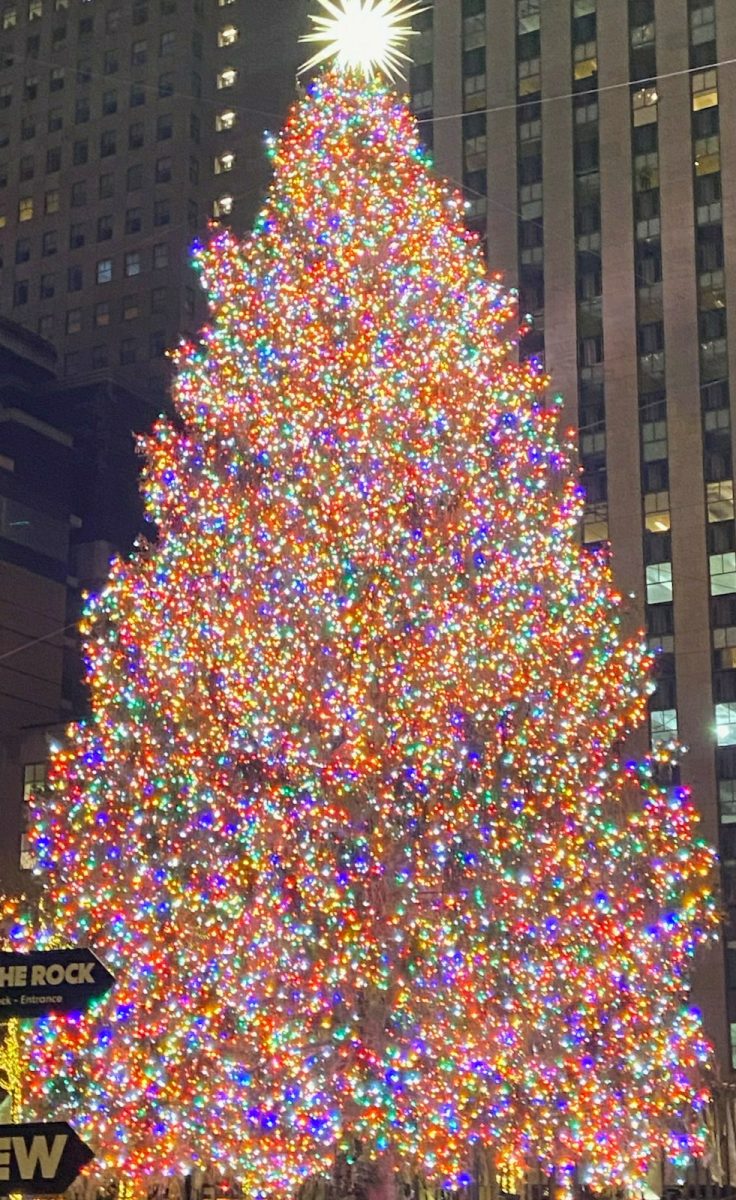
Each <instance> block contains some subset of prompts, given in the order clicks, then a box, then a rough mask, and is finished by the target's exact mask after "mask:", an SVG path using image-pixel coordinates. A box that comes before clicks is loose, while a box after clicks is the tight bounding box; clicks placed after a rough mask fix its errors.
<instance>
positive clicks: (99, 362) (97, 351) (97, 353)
mask: <svg viewBox="0 0 736 1200" xmlns="http://www.w3.org/2000/svg"><path fill="white" fill-rule="evenodd" d="M106 366H107V345H106V344H105V343H104V342H103V343H101V344H100V345H99V346H93V347H92V368H93V370H97V371H99V370H100V369H101V368H102V367H106Z"/></svg>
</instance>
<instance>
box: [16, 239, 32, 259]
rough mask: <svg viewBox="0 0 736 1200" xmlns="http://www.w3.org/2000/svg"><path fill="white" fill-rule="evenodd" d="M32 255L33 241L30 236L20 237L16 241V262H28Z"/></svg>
mask: <svg viewBox="0 0 736 1200" xmlns="http://www.w3.org/2000/svg"><path fill="white" fill-rule="evenodd" d="M30 257H31V243H30V240H29V239H28V238H18V241H17V242H16V243H15V261H16V263H24V262H28V260H29V258H30Z"/></svg>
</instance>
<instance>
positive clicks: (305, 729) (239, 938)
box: [14, 0, 717, 1195]
mask: <svg viewBox="0 0 736 1200" xmlns="http://www.w3.org/2000/svg"><path fill="white" fill-rule="evenodd" d="M322 2H323V5H324V7H325V9H326V10H327V12H328V15H329V16H330V18H331V21H329V22H328V23H327V26H326V27H325V28H324V29H323V30H321V31H319V30H318V33H320V32H321V34H323V35H324V36H326V37H327V38H328V39H329V38H331V37H334V39H335V42H336V43H337V46H336V48H337V49H338V51H339V53H338V63H337V66H336V67H335V68H333V69H331V70H330V71H329V72H328V73H327V74H325V75H323V76H321V77H320V78H319V79H318V80H317V82H316V83H315V84H314V85H313V86H312V87H311V89H310V91H309V94H308V95H307V97H306V98H305V99H304V100H303V101H302V102H301V103H300V104H299V105H298V106H297V107H296V108H295V109H294V111H293V112H292V114H291V116H290V118H289V120H288V123H287V125H286V128H285V130H284V132H283V134H282V136H281V138H280V140H279V141H278V142H277V143H276V144H275V145H274V146H273V147H272V153H273V164H274V172H275V174H274V183H273V187H272V190H271V193H270V196H269V198H268V201H267V203H266V206H265V208H264V210H263V212H262V214H261V216H260V218H259V220H258V223H257V226H256V229H255V231H254V233H253V235H252V236H251V237H250V238H249V239H247V240H246V241H245V242H244V243H243V244H240V243H239V242H238V241H237V240H235V239H234V238H233V236H231V235H230V234H228V233H219V234H218V235H217V236H216V237H215V239H214V241H213V243H212V245H211V246H210V247H208V248H206V249H204V250H202V251H201V252H200V253H199V254H198V262H199V267H200V270H201V272H202V276H203V280H204V283H205V285H206V287H207V290H208V293H209V296H210V303H211V324H210V325H209V327H208V328H207V329H206V330H205V331H204V333H203V335H202V339H201V343H200V344H198V345H186V346H184V347H183V348H182V350H181V352H180V354H179V359H178V373H177V379H176V384H175V393H174V397H175V408H176V417H175V420H174V421H172V422H169V421H162V422H161V423H160V424H159V425H158V427H157V428H156V430H155V431H154V433H153V435H152V436H151V437H150V438H149V439H148V440H147V441H146V443H145V454H146V466H145V472H144V492H145V497H146V502H147V506H148V513H149V516H150V518H151V520H152V521H153V522H155V524H156V527H157V529H158V537H157V540H156V541H155V543H153V544H151V545H148V544H145V545H141V546H140V547H139V548H138V550H137V551H136V553H135V554H134V556H133V557H132V559H131V560H130V561H118V562H116V563H115V565H114V566H113V568H112V572H111V575H110V580H109V583H108V585H107V587H106V588H105V590H104V592H103V593H102V594H101V595H100V596H99V597H96V598H94V599H92V600H91V601H90V603H89V608H88V612H87V615H86V617H85V621H84V635H85V639H86V647H87V655H88V660H89V685H90V692H91V701H92V710H91V711H92V715H91V717H90V719H89V720H88V721H86V722H84V723H82V724H81V725H79V726H77V727H76V728H74V729H73V730H72V732H71V736H70V738H69V740H68V744H67V745H66V747H65V748H64V749H62V750H61V751H60V752H59V753H58V754H57V755H56V758H55V761H54V764H53V769H52V777H51V793H50V797H49V798H47V799H46V800H44V801H43V802H42V803H40V805H39V811H38V812H37V814H36V852H37V854H38V856H39V859H40V862H41V868H40V869H41V872H42V875H43V879H44V882H45V896H46V898H45V912H46V914H47V919H48V926H49V929H50V930H52V929H53V930H54V931H55V932H56V934H57V935H58V934H61V935H62V936H63V938H64V939H65V940H68V942H69V943H72V944H74V943H78V942H84V943H88V944H89V945H91V946H92V947H94V948H95V950H96V951H97V952H98V953H99V954H100V956H101V957H102V958H103V959H104V960H105V962H106V963H107V965H108V967H109V968H110V969H111V970H112V971H113V972H114V973H115V975H116V976H117V980H118V983H117V987H116V989H115V990H114V991H113V992H112V993H111V994H110V996H109V997H108V998H107V999H106V1000H105V1001H104V1002H103V1003H102V1004H100V1005H99V1006H98V1007H97V1008H96V1009H95V1010H94V1012H93V1013H92V1014H91V1015H88V1016H86V1017H84V1018H80V1019H79V1020H74V1021H70V1020H69V1019H67V1018H61V1017H59V1018H51V1019H48V1020H46V1021H43V1022H39V1023H38V1025H37V1026H36V1027H35V1029H34V1033H33V1035H32V1036H33V1040H32V1047H31V1062H30V1068H29V1083H28V1086H29V1091H30V1095H29V1108H30V1109H31V1110H32V1111H46V1112H48V1113H53V1114H54V1115H55V1116H57V1117H62V1116H65V1115H68V1116H69V1117H71V1118H72V1119H73V1120H74V1122H75V1125H76V1126H77V1128H78V1129H79V1132H80V1133H81V1134H82V1135H83V1136H84V1137H85V1138H86V1139H87V1140H89V1141H90V1142H91V1143H92V1144H93V1145H94V1146H95V1147H96V1149H97V1151H98V1156H99V1159H100V1161H101V1162H102V1163H103V1165H105V1166H107V1167H109V1168H111V1169H113V1170H115V1171H120V1172H123V1173H125V1174H126V1175H127V1176H128V1177H130V1178H137V1179H143V1178H145V1177H146V1176H150V1175H161V1174H166V1173H177V1172H180V1171H181V1170H184V1169H187V1167H188V1166H190V1165H191V1164H193V1163H199V1164H206V1163H215V1164H218V1165H219V1166H220V1167H221V1169H223V1170H227V1171H229V1172H233V1173H235V1174H236V1175H237V1176H238V1177H240V1178H242V1179H243V1180H244V1181H245V1186H246V1187H247V1189H248V1190H249V1191H250V1192H253V1193H259V1194H267V1193H270V1192H275V1191H279V1192H280V1193H281V1194H282V1195H283V1194H285V1193H286V1192H288V1191H289V1190H290V1189H293V1188H294V1187H295V1186H296V1185H298V1183H299V1182H300V1181H302V1180H304V1179H305V1178H307V1177H309V1176H310V1175H313V1174H315V1173H320V1172H322V1173H328V1172H329V1171H330V1169H331V1166H332V1164H333V1161H334V1156H335V1153H336V1151H339V1150H343V1151H346V1152H350V1151H351V1148H352V1147H354V1146H355V1144H356V1143H359V1144H362V1145H364V1146H366V1147H368V1148H369V1150H370V1152H371V1154H372V1155H373V1156H374V1158H375V1159H376V1161H378V1162H379V1163H380V1164H381V1165H382V1169H383V1174H384V1177H385V1178H389V1177H390V1172H391V1171H392V1170H394V1169H396V1168H405V1169H407V1170H412V1171H418V1172H419V1173H421V1174H422V1175H423V1176H425V1177H427V1178H431V1179H434V1180H437V1181H452V1182H454V1183H457V1182H462V1181H463V1179H464V1178H466V1177H467V1172H468V1171H469V1169H470V1166H469V1165H470V1164H471V1163H472V1161H473V1155H474V1152H475V1149H476V1148H477V1147H479V1146H485V1147H488V1148H489V1149H490V1150H491V1151H492V1152H493V1154H494V1156H495V1159H496V1161H497V1163H499V1164H500V1165H501V1166H504V1167H508V1168H509V1169H513V1170H522V1169H524V1167H525V1166H526V1165H529V1164H537V1163H539V1164H541V1166H542V1167H543V1169H545V1170H549V1171H551V1170H555V1171H556V1172H557V1173H558V1178H559V1179H561V1180H562V1181H563V1182H564V1180H565V1179H569V1178H570V1173H571V1172H572V1170H573V1169H576V1170H577V1171H578V1178H579V1179H581V1180H583V1181H588V1182H590V1183H591V1184H592V1185H594V1186H602V1185H609V1184H616V1183H621V1182H630V1181H632V1180H637V1179H640V1178H641V1177H642V1175H643V1173H644V1172H645V1171H646V1169H647V1167H648V1166H649V1165H650V1164H651V1163H652V1162H655V1161H658V1159H659V1157H660V1155H662V1154H664V1155H666V1156H667V1157H668V1158H670V1159H674V1160H676V1161H684V1160H686V1159H688V1158H689V1156H690V1155H691V1154H692V1153H694V1152H697V1151H698V1149H699V1147H700V1144H701V1140H700V1139H701V1124H702V1122H701V1117H700V1111H699V1110H700V1108H701V1106H702V1103H703V1101H704V1099H705V1095H706V1093H705V1089H704V1085H703V1076H702V1073H701V1072H702V1068H703V1064H705V1063H706V1062H707V1059H708V1054H709V1049H708V1046H707V1043H706V1042H705V1040H704V1037H703V1034H702V1030H701V1021H700V1016H699V1014H698V1013H697V1012H696V1011H694V1010H693V1009H692V1008H691V1007H690V1006H689V1003H688V981H689V977H690V972H691V969H692V960H693V955H694V952H695V949H696V947H697V946H698V945H699V944H700V943H701V942H702V941H703V940H705V939H706V938H707V937H709V936H710V933H711V931H712V929H713V928H714V927H715V924H716V919H717V918H716V911H715V905H714V903H713V901H712V899H711V898H710V893H709V889H710V885H711V867H712V854H711V852H710V851H709V850H708V848H707V847H705V846H704V844H703V843H702V841H700V840H698V839H697V838H696V834H695V826H696V818H695V815H694V811H693V808H692V806H691V803H690V800H689V798H688V796H687V795H686V793H684V792H683V791H682V790H679V789H674V790H667V789H665V788H663V787H661V786H659V784H658V783H657V782H656V766H655V764H653V763H652V762H649V761H644V762H641V763H636V762H629V761H626V760H625V759H623V760H622V759H621V757H620V747H621V743H622V741H623V739H624V738H625V737H626V735H627V733H628V732H629V731H630V730H632V729H633V728H634V727H636V726H637V725H639V724H640V723H641V722H642V721H643V719H644V716H645V710H646V695H647V692H648V689H649V686H650V685H649V682H648V680H649V670H650V663H649V661H648V658H647V654H646V651H645V649H644V647H643V645H642V644H641V643H640V641H636V642H630V641H626V640H625V639H623V637H622V635H621V632H620V613H621V601H620V599H619V597H618V596H617V595H616V593H615V591H614V590H613V588H612V583H611V578H610V574H609V570H608V567H607V566H606V565H605V563H604V562H603V561H602V560H601V559H600V558H599V557H596V556H594V555H591V554H590V553H588V552H586V551H585V550H583V549H581V548H580V547H579V545H578V544H577V543H576V538H575V533H576V527H577V525H578V521H579V518H580V513H581V504H582V500H581V494H580V489H579V487H578V484H577V481H576V475H575V471H574V469H573V467H572V465H571V454H572V447H571V443H570V441H569V440H567V441H564V442H563V441H561V440H560V438H559V435H558V421H559V406H558V404H557V402H556V401H555V400H554V399H552V398H550V397H549V396H548V394H547V390H546V388H547V384H546V380H545V379H544V377H543V376H542V374H541V373H540V372H539V370H538V369H537V368H535V367H534V366H533V365H529V364H524V365H519V364H517V363H516V362H515V361H514V358H513V353H512V339H513V334H512V330H513V325H514V315H515V302H514V299H513V297H512V296H510V295H509V294H508V293H507V292H506V291H505V290H504V288H503V286H502V285H501V283H500V281H499V280H498V279H497V278H493V277H490V278H489V276H488V274H487V271H486V268H485V265H484V262H483V258H482V254H481V250H480V248H479V245H478V243H477V242H476V240H475V239H474V238H473V237H471V236H469V235H468V234H466V233H465V231H464V229H463V208H462V203H461V201H460V200H459V199H458V197H457V196H455V195H453V194H452V193H451V192H450V191H449V190H448V189H447V188H446V187H444V186H443V185H442V184H440V183H439V182H437V181H436V180H435V179H434V177H433V176H432V173H431V171H430V169H429V165H428V162H427V158H426V154H425V152H424V151H423V150H422V148H421V145H420V141H419V137H418V132H417V128H416V125H415V122H414V119H413V118H412V116H411V114H410V112H409V111H408V109H407V108H406V107H405V106H404V104H403V103H400V102H399V101H398V100H397V99H396V97H395V96H394V95H393V94H392V93H391V91H390V89H389V88H388V87H387V86H386V85H385V84H384V83H383V82H381V81H380V79H376V78H368V77H367V75H366V72H364V71H363V70H361V68H360V63H359V62H355V63H351V62H350V61H349V53H350V47H352V46H353V45H354V42H353V40H352V39H351V38H348V36H347V31H348V28H349V23H350V22H353V24H354V27H350V32H351V33H355V32H356V29H357V30H358V32H359V31H360V28H362V27H361V26H360V21H359V20H358V18H359V17H360V14H361V12H362V13H363V14H364V15H365V16H366V19H368V18H369V17H370V19H371V20H373V19H374V18H376V15H377V16H378V17H379V18H380V21H379V25H378V26H376V27H373V26H371V29H372V31H373V33H372V36H373V35H375V37H374V39H373V41H372V42H371V44H370V45H371V49H370V53H371V57H372V58H373V60H374V61H376V62H383V63H384V65H386V66H388V67H390V66H392V65H394V64H395V58H393V56H394V55H395V54H398V53H401V51H400V50H399V46H400V41H401V39H400V36H399V35H400V32H401V23H402V22H405V21H406V20H407V18H408V16H409V15H411V11H414V10H416V8H417V6H416V5H412V4H409V5H406V4H401V3H396V2H395V0H377V3H376V4H375V5H374V4H373V3H372V0H367V2H366V5H365V7H364V8H363V6H362V5H361V3H360V0H342V2H341V3H340V4H338V3H333V2H332V0H322ZM346 22H347V23H348V24H346ZM356 22H357V25H356V24H355V23H356ZM366 28H367V27H366ZM381 29H383V40H382V39H381V37H379V36H378V34H379V33H380V30H381ZM341 38H342V39H343V43H344V44H343V43H341V42H340V39H341ZM387 55H388V57H387ZM350 68H351V69H350ZM14 937H15V940H16V944H18V945H19V946H20V945H23V944H24V939H25V941H27V940H28V939H29V937H30V935H29V933H28V929H27V927H26V926H24V925H23V924H22V923H19V924H18V926H17V927H16V929H15V931H14Z"/></svg>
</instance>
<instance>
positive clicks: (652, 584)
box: [646, 562, 672, 604]
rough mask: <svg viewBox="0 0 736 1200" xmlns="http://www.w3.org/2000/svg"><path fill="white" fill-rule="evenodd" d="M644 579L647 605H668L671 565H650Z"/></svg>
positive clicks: (670, 592) (670, 587) (670, 586)
mask: <svg viewBox="0 0 736 1200" xmlns="http://www.w3.org/2000/svg"><path fill="white" fill-rule="evenodd" d="M646 577H647V604H669V603H670V601H671V600H672V563H670V562H666V563H650V564H649V566H648V567H647V569H646Z"/></svg>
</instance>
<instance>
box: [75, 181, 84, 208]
mask: <svg viewBox="0 0 736 1200" xmlns="http://www.w3.org/2000/svg"><path fill="white" fill-rule="evenodd" d="M86 203H87V181H86V180H85V179H79V180H78V181H77V182H76V183H73V184H72V199H71V204H72V208H83V207H84V205H85V204H86Z"/></svg>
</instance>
